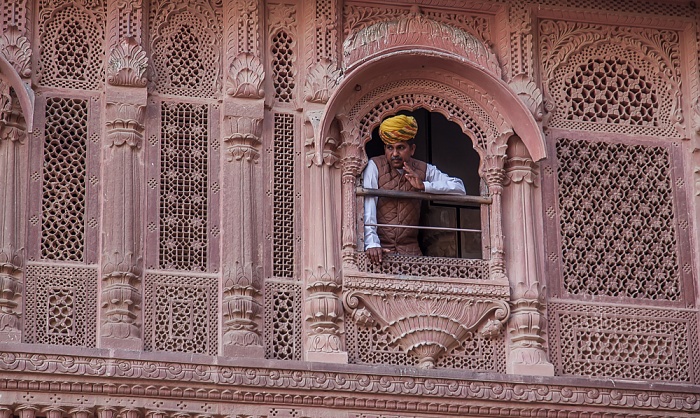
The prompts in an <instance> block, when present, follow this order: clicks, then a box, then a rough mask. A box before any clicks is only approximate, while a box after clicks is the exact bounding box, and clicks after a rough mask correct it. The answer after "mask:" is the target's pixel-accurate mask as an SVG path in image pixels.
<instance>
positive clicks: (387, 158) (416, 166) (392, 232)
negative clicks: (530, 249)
mask: <svg viewBox="0 0 700 418" xmlns="http://www.w3.org/2000/svg"><path fill="white" fill-rule="evenodd" d="M416 132H418V124H417V123H416V119H415V118H413V117H412V116H405V115H397V116H394V117H391V118H388V119H385V120H384V122H382V124H381V125H380V126H379V137H380V138H381V139H382V142H384V155H383V156H379V157H374V158H372V159H370V161H369V162H368V163H367V167H366V168H365V171H364V173H363V174H362V177H363V180H362V182H363V186H364V188H366V189H387V190H401V191H407V192H409V191H410V192H426V193H441V194H462V195H463V194H466V192H465V190H464V183H462V180H460V179H458V178H455V177H450V176H448V175H446V174H445V173H443V172H441V171H440V170H438V169H437V168H436V167H435V166H434V165H431V164H427V163H425V162H423V161H420V160H416V159H414V158H413V153H414V152H415V151H416V144H415V143H413V138H414V137H415V136H416ZM420 207H421V202H420V200H418V199H395V198H386V197H380V198H377V197H366V198H365V215H364V220H365V224H388V225H407V226H417V225H418V221H419V219H420ZM365 252H366V253H367V256H368V257H369V259H370V261H371V262H373V263H381V262H382V258H383V255H384V254H385V253H396V254H404V255H422V252H421V250H420V247H419V246H418V230H417V229H413V228H397V227H376V226H365Z"/></svg>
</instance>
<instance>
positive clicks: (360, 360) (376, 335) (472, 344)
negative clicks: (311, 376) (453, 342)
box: [346, 321, 506, 373]
mask: <svg viewBox="0 0 700 418" xmlns="http://www.w3.org/2000/svg"><path fill="white" fill-rule="evenodd" d="M346 331H347V341H348V343H347V345H348V356H349V359H348V361H349V362H350V363H354V364H383V365H393V366H412V367H415V366H417V365H418V358H417V357H416V356H413V355H408V354H406V351H405V350H404V349H403V348H402V347H400V346H399V345H398V344H397V343H396V341H395V339H394V338H392V337H391V335H389V334H388V333H387V332H386V331H382V329H381V327H380V326H379V325H377V324H374V325H373V326H370V327H363V326H358V325H357V324H356V323H355V322H354V321H348V323H347V329H346ZM505 358H506V357H505V340H504V338H503V336H498V337H494V338H493V339H486V338H484V337H482V336H479V335H477V334H474V333H470V335H469V337H468V338H467V339H466V340H465V341H464V342H463V343H462V344H461V345H459V346H458V347H456V348H454V349H452V350H451V351H450V352H448V353H446V354H443V355H442V356H441V357H439V358H438V361H437V362H436V364H435V367H436V368H440V369H461V370H471V371H479V372H490V373H505V371H506V363H505Z"/></svg>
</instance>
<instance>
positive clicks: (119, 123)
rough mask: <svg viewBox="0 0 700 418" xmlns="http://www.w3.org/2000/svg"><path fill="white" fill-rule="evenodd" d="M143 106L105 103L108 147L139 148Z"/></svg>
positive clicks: (141, 138)
mask: <svg viewBox="0 0 700 418" xmlns="http://www.w3.org/2000/svg"><path fill="white" fill-rule="evenodd" d="M145 109H146V106H144V105H136V104H129V103H115V102H108V103H107V123H106V125H107V138H108V141H109V145H110V146H116V147H119V146H122V145H124V144H126V145H129V146H130V147H133V148H138V147H140V146H141V142H142V141H143V131H144V125H143V124H144V117H145Z"/></svg>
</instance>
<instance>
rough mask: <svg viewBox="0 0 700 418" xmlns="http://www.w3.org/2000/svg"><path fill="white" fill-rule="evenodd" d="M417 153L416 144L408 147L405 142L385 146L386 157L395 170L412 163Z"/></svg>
mask: <svg viewBox="0 0 700 418" xmlns="http://www.w3.org/2000/svg"><path fill="white" fill-rule="evenodd" d="M415 151H416V144H412V145H408V144H407V143H405V142H398V143H396V144H393V145H389V144H384V155H385V156H386V159H387V161H389V165H391V166H392V167H393V168H403V163H405V162H409V161H411V157H413V153H414V152H415Z"/></svg>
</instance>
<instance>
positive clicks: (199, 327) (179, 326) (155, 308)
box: [144, 274, 218, 355]
mask: <svg viewBox="0 0 700 418" xmlns="http://www.w3.org/2000/svg"><path fill="white" fill-rule="evenodd" d="M144 290H145V292H144V293H145V301H144V302H145V310H144V314H145V315H144V322H145V324H144V331H145V339H144V349H145V350H146V351H176V352H187V353H201V354H209V355H215V354H216V353H217V350H218V328H217V323H218V318H217V316H218V309H216V306H217V304H218V281H217V279H216V278H214V277H193V276H181V275H165V274H147V275H146V279H145V281H144Z"/></svg>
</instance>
